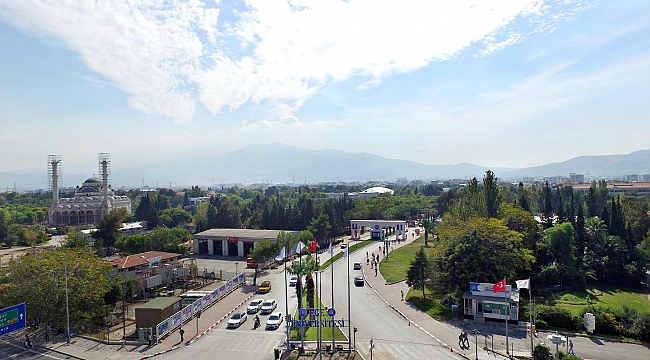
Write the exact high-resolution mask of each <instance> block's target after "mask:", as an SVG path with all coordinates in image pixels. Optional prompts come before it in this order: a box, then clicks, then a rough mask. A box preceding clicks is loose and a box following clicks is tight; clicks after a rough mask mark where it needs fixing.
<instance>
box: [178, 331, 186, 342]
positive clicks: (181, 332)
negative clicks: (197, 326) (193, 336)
mask: <svg viewBox="0 0 650 360" xmlns="http://www.w3.org/2000/svg"><path fill="white" fill-rule="evenodd" d="M178 333H179V334H181V342H183V335H185V330H183V329H180V330H179V331H178Z"/></svg>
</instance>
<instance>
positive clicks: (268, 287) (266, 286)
mask: <svg viewBox="0 0 650 360" xmlns="http://www.w3.org/2000/svg"><path fill="white" fill-rule="evenodd" d="M269 291H271V282H270V281H268V280H266V281H264V282H262V284H261V285H260V287H259V288H257V292H258V293H260V294H265V293H267V292H269Z"/></svg>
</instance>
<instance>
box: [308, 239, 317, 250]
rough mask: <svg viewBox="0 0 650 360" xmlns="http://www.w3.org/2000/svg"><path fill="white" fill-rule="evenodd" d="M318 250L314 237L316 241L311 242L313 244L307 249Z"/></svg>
mask: <svg viewBox="0 0 650 360" xmlns="http://www.w3.org/2000/svg"><path fill="white" fill-rule="evenodd" d="M316 248H317V246H316V237H315V236H314V240H312V241H311V244H309V247H308V248H307V250H309V251H316Z"/></svg>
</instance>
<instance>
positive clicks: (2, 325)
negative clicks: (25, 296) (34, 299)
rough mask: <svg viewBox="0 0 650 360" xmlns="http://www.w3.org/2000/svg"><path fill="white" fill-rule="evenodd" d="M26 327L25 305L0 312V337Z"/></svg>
mask: <svg viewBox="0 0 650 360" xmlns="http://www.w3.org/2000/svg"><path fill="white" fill-rule="evenodd" d="M26 326H27V311H26V309H25V303H21V304H18V305H14V306H10V307H8V308H4V309H2V310H0V336H2V335H7V334H9V333H12V332H14V331H16V330H20V329H22V328H24V327H26Z"/></svg>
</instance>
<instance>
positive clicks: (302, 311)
mask: <svg viewBox="0 0 650 360" xmlns="http://www.w3.org/2000/svg"><path fill="white" fill-rule="evenodd" d="M298 315H299V316H300V317H305V316H306V315H307V309H305V308H300V309H299V310H298Z"/></svg>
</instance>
